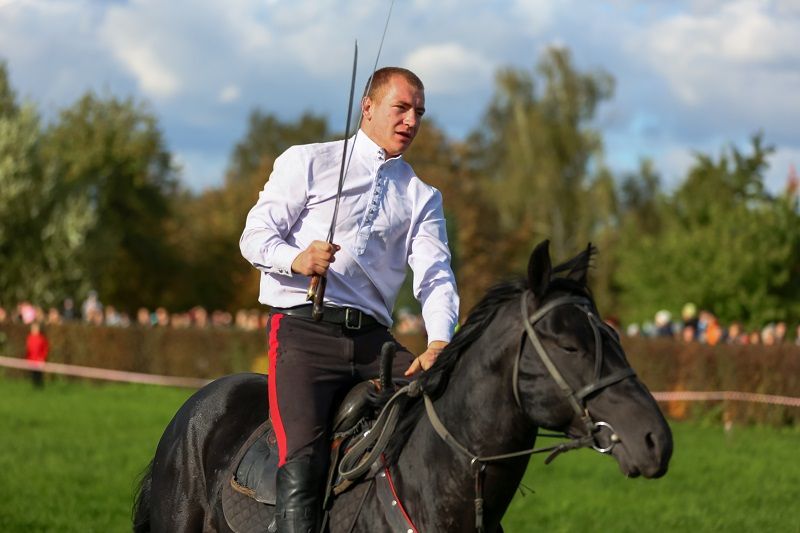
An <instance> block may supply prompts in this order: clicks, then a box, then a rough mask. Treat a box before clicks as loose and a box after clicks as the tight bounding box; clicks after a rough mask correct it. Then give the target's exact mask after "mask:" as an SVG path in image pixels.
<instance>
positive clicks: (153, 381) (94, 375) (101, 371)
mask: <svg viewBox="0 0 800 533" xmlns="http://www.w3.org/2000/svg"><path fill="white" fill-rule="evenodd" d="M0 366H5V367H8V368H17V369H20V370H38V371H40V372H47V373H49V374H62V375H66V376H76V377H81V378H90V379H102V380H105V381H120V382H123V383H144V384H147V385H167V386H171V387H184V388H189V389H199V388H200V387H202V386H204V385H206V384H208V383H209V382H210V380H208V379H200V378H184V377H177V376H159V375H155V374H142V373H139V372H126V371H124V370H110V369H107V368H92V367H88V366H78V365H66V364H63V363H35V362H32V361H28V360H26V359H18V358H16V357H3V356H0Z"/></svg>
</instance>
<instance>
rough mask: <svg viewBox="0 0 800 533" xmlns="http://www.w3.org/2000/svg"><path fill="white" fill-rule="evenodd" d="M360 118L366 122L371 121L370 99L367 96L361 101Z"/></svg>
mask: <svg viewBox="0 0 800 533" xmlns="http://www.w3.org/2000/svg"><path fill="white" fill-rule="evenodd" d="M361 116H362V117H363V118H364V119H366V120H371V119H372V98H370V97H369V96H365V97H364V98H362V99H361Z"/></svg>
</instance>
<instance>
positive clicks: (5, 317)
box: [0, 306, 8, 324]
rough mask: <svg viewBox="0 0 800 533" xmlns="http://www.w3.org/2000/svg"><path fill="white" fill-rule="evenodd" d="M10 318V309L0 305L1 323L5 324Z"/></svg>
mask: <svg viewBox="0 0 800 533" xmlns="http://www.w3.org/2000/svg"><path fill="white" fill-rule="evenodd" d="M7 320H8V311H6V308H5V307H2V306H0V324H5V322H6V321H7Z"/></svg>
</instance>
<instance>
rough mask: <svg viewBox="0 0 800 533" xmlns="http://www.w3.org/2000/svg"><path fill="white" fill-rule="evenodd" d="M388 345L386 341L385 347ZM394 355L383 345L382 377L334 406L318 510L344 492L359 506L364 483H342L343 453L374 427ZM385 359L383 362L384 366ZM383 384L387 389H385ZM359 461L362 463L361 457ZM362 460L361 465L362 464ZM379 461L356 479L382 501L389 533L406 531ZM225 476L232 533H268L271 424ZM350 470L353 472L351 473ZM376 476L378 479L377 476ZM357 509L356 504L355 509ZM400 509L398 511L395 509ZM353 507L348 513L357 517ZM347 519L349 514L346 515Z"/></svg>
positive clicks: (274, 449)
mask: <svg viewBox="0 0 800 533" xmlns="http://www.w3.org/2000/svg"><path fill="white" fill-rule="evenodd" d="M387 344H388V343H387ZM393 355H394V353H393V350H392V352H391V353H388V351H387V347H386V346H384V350H382V355H381V357H382V360H381V369H382V371H381V377H380V379H375V380H368V381H364V382H362V383H359V384H358V385H356V386H355V387H353V388H352V389H351V390H350V392H348V394H347V396H346V397H345V399H344V401H343V402H342V404H341V405H340V406H339V408H338V410H337V412H336V416H335V417H334V419H333V424H332V429H333V431H332V438H331V447H330V466H329V470H328V476H327V483H326V489H325V498H324V503H323V508H324V509H328V508H329V503H330V502H331V501H332V499H333V498H334V497H337V496H339V495H341V494H343V493H345V492H348V491H351V490H352V491H353V492H358V496H357V497H355V498H354V499H353V500H354V501H359V502H363V496H364V492H365V491H366V490H367V489H368V488H369V486H368V484H360V485H359V484H358V483H357V481H358V479H352V477H351V476H348V477H351V479H345V478H344V477H342V476H341V475H340V474H339V466H340V464H341V462H342V459H343V457H344V456H345V452H346V451H347V450H349V449H351V448H352V447H354V446H356V445H358V444H359V443H360V442H361V444H362V446H363V442H362V441H365V440H369V439H366V438H365V436H366V433H367V432H368V431H369V430H370V429H371V428H372V427H373V425H374V424H375V421H376V420H377V418H378V413H379V412H380V410H381V408H382V407H383V406H384V405H385V404H386V402H387V400H388V399H389V398H390V397H391V396H392V394H393V393H394V391H395V388H397V385H398V384H404V383H405V382H398V383H393V382H392V381H391V379H390V378H388V376H389V375H390V374H389V372H386V373H384V370H385V369H387V368H388V369H391V359H392V357H393ZM387 359H388V362H387ZM387 385H388V386H387ZM362 459H366V458H365V457H364V458H362ZM361 462H366V461H361ZM381 463H382V461H378V462H374V463H373V464H370V465H366V464H364V465H361V466H362V468H360V469H358V470H357V472H361V471H363V472H364V473H363V474H360V477H359V479H363V478H374V479H375V480H376V495H377V496H378V498H379V499H380V500H381V501H384V500H385V501H386V505H387V507H388V509H391V511H389V513H390V515H391V516H389V515H387V517H388V518H389V519H390V522H391V523H393V524H396V527H393V530H396V531H403V532H406V531H408V529H409V525H408V522H407V520H406V518H405V517H404V516H403V515H402V514H401V513H402V506H398V505H397V502H395V503H392V500H396V497H393V496H392V493H393V492H394V489H393V487H392V486H391V476H390V475H389V473H388V469H387V468H386V467H385V466H384V465H383V464H381ZM231 465H232V467H231V470H230V472H229V474H228V478H229V481H228V483H225V484H224V485H223V489H222V508H223V514H224V516H225V520H226V521H227V522H228V525H229V526H230V528H231V529H232V530H233V531H234V532H235V533H261V532H263V533H267V531H268V529H267V528H268V526H269V524H270V522H271V521H272V516H273V514H274V506H275V500H276V487H275V480H276V473H277V470H278V443H277V438H276V436H275V431H274V429H273V427H272V423H271V422H270V421H269V420H267V421H265V422H264V423H263V424H261V425H260V426H259V427H258V428H256V430H255V431H253V433H252V434H251V435H250V437H249V438H248V439H247V440H246V441H245V443H244V444H243V445H242V447H241V448H240V449H239V451H238V452H237V454H236V455H235V456H234V459H233V461H232V463H231ZM351 471H352V470H351ZM379 473H380V475H378V474H379ZM359 507H360V505H359ZM398 507H399V509H398ZM357 512H358V509H357V508H356V509H353V513H352V514H356V513H357ZM345 514H347V515H350V514H351V513H349V512H348V513H345Z"/></svg>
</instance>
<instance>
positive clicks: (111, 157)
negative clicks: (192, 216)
mask: <svg viewBox="0 0 800 533" xmlns="http://www.w3.org/2000/svg"><path fill="white" fill-rule="evenodd" d="M42 153H43V157H44V160H45V161H46V165H47V166H46V169H45V173H46V174H47V175H48V176H51V178H50V179H51V180H52V181H53V183H55V184H56V188H57V191H58V196H59V197H61V198H63V199H64V200H65V201H66V202H69V203H73V204H75V205H82V206H84V209H85V211H86V213H87V215H91V217H92V220H93V222H92V224H91V227H90V228H89V230H88V232H87V233H86V236H85V240H84V246H83V250H82V253H81V254H79V255H76V256H75V257H74V261H76V262H77V263H80V264H82V265H83V266H84V269H85V271H86V276H85V280H86V281H87V282H88V284H89V285H91V287H92V288H94V289H96V290H97V291H98V293H99V294H100V296H101V298H102V299H104V300H105V301H107V302H108V303H113V304H114V305H116V306H117V307H119V308H122V309H129V310H131V309H134V308H135V307H137V306H140V305H147V306H154V305H160V304H162V303H164V295H165V294H168V293H169V289H170V285H171V283H172V282H173V279H174V278H175V276H176V272H177V271H178V270H179V262H178V260H177V258H176V257H174V256H173V254H172V253H171V251H170V249H169V247H168V245H167V244H168V243H167V241H166V240H165V236H164V235H165V229H166V224H167V222H168V221H169V219H170V197H171V196H172V195H174V194H175V191H176V181H175V175H174V169H173V166H172V158H171V155H170V154H169V152H168V151H167V150H166V148H165V146H164V141H163V138H162V135H161V131H160V129H159V127H158V124H157V120H156V118H155V116H154V115H153V114H152V113H151V112H150V111H149V110H147V109H146V107H145V106H144V105H142V104H138V103H136V102H134V101H133V100H131V99H127V100H120V99H117V98H115V97H113V96H109V97H98V96H96V95H95V94H93V93H91V92H90V93H87V94H85V95H84V96H83V97H81V98H80V99H79V100H78V101H77V102H76V103H75V104H74V105H72V106H71V107H69V108H67V109H65V110H63V111H62V112H61V114H60V116H59V118H58V120H57V121H56V122H55V123H54V124H52V125H51V126H50V127H49V128H48V129H47V131H46V132H45V134H44V136H43V140H42ZM76 296H82V295H79V294H76Z"/></svg>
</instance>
